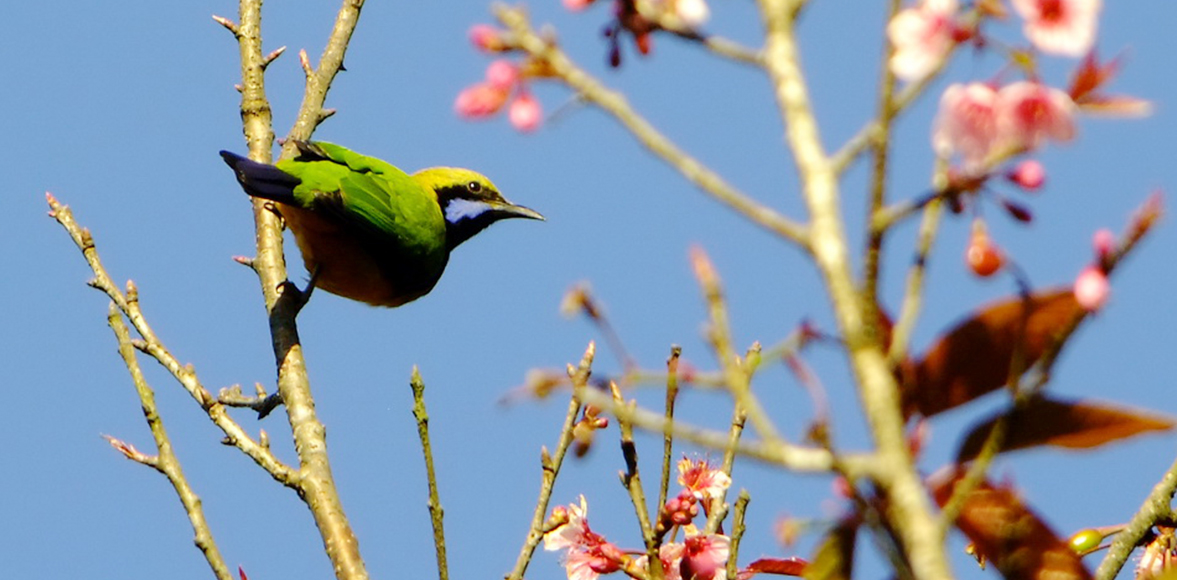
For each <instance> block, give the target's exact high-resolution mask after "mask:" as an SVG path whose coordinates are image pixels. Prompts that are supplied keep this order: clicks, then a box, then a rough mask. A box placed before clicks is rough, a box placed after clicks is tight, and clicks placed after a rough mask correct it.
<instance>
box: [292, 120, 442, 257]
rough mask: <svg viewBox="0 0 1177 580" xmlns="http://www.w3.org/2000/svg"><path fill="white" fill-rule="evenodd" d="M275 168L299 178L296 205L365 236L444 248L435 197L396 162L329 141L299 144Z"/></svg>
mask: <svg viewBox="0 0 1177 580" xmlns="http://www.w3.org/2000/svg"><path fill="white" fill-rule="evenodd" d="M297 145H298V148H299V154H298V156H296V157H294V158H293V159H289V160H285V161H280V162H279V163H278V164H277V167H278V168H279V169H281V170H282V171H284V172H286V173H289V174H291V175H293V176H295V177H297V178H298V179H299V180H300V181H301V183H300V184H299V185H298V186H296V187H295V188H294V198H295V200H296V201H297V205H299V206H301V207H302V208H304V209H309V210H311V211H315V212H319V213H324V214H331V215H334V216H335V217H336V218H337V219H340V220H342V221H345V222H347V223H349V224H350V225H351V227H356V228H358V229H360V230H362V231H365V232H366V233H367V235H370V236H374V237H376V238H381V237H389V236H391V237H393V238H396V240H397V241H398V242H399V244H401V245H403V246H405V247H406V249H408V248H410V247H414V248H418V249H420V250H425V251H431V250H434V249H436V248H438V247H442V246H444V243H445V220H444V218H443V216H442V214H441V208H440V206H439V205H438V203H437V199H436V196H435V194H434V193H433V192H432V191H429V190H427V189H426V188H425V187H423V186H422V185H421V184H419V183H418V182H417V181H416V180H414V179H413V178H412V177H410V176H409V175H408V174H407V173H405V172H404V171H401V170H400V169H398V168H397V167H395V166H393V165H392V164H390V163H388V162H386V161H382V160H380V159H376V158H375V157H368V156H367V155H361V154H359V153H356V152H354V151H351V150H349V149H346V148H344V147H341V146H339V145H335V144H332V143H325V142H316V143H304V142H299V143H298V144H297Z"/></svg>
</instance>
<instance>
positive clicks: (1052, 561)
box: [929, 472, 1091, 580]
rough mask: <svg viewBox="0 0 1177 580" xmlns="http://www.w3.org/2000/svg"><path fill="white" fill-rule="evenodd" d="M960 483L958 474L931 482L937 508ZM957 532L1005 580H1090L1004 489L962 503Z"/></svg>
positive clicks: (981, 488) (981, 489) (990, 488)
mask: <svg viewBox="0 0 1177 580" xmlns="http://www.w3.org/2000/svg"><path fill="white" fill-rule="evenodd" d="M959 477H960V472H957V473H949V474H945V475H944V476H938V477H934V478H933V481H931V482H929V485H930V486H931V488H932V495H933V497H935V498H936V502H937V503H939V504H940V505H941V506H943V505H944V504H945V503H947V502H948V499H949V498H950V497H952V492H953V488H954V487H955V485H956V482H957V480H958V479H959ZM956 527H957V528H959V529H960V531H962V532H964V534H965V535H966V536H968V538H969V540H971V541H972V543H973V547H974V549H975V550H976V552H977V554H979V555H980V556H983V557H984V558H985V560H987V561H989V562H992V563H993V566H994V567H996V568H997V569H998V571H1000V572H1001V574H1002V576H1004V577H1005V578H1006V580H1046V579H1049V580H1085V579H1088V578H1091V574H1090V573H1089V572H1088V571H1087V569H1086V568H1084V567H1083V563H1082V562H1081V561H1080V560H1079V556H1078V555H1077V554H1075V552H1073V551H1072V550H1071V548H1070V547H1068V546H1067V543H1066V542H1065V541H1063V540H1060V539H1059V538H1058V536H1057V535H1055V533H1054V531H1052V530H1051V529H1050V527H1049V526H1047V525H1046V523H1045V522H1043V521H1042V520H1041V519H1040V518H1039V517H1038V516H1037V515H1036V514H1035V513H1034V512H1032V511H1030V509H1029V508H1027V507H1026V506H1025V504H1023V503H1022V501H1021V499H1019V498H1018V496H1017V494H1016V493H1014V491H1013V490H1012V489H1009V488H1008V487H996V486H994V485H992V484H990V483H989V482H983V483H981V484H980V485H978V486H977V488H976V489H974V490H973V491H972V492H971V493H969V495H968V497H967V498H966V499H965V501H964V504H963V506H962V507H961V510H960V515H959V516H958V517H957V519H956Z"/></svg>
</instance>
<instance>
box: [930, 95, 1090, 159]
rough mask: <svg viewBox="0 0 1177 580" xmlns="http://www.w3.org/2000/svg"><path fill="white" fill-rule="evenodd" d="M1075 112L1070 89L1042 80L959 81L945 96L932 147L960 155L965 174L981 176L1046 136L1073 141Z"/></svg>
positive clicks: (1062, 140)
mask: <svg viewBox="0 0 1177 580" xmlns="http://www.w3.org/2000/svg"><path fill="white" fill-rule="evenodd" d="M1075 112H1076V107H1075V103H1074V102H1073V101H1071V97H1070V96H1069V95H1067V93H1065V92H1063V91H1060V90H1058V89H1056V88H1053V87H1048V86H1046V85H1043V84H1041V83H1038V82H1033V81H1018V82H1015V83H1011V84H1008V85H1005V86H1004V87H1001V88H1000V89H998V88H995V87H993V86H992V85H990V84H987V83H969V84H967V85H964V84H959V83H958V84H954V85H952V86H949V87H948V88H947V89H946V90H945V91H944V95H943V96H942V97H941V98H940V112H939V114H938V115H937V117H936V123H935V126H934V128H933V130H932V145H933V147H935V149H936V151H937V152H938V153H939V154H940V155H943V156H946V157H947V156H950V155H952V154H953V153H957V154H959V155H960V156H961V158H962V160H963V161H964V170H965V172H966V173H971V174H977V173H981V172H984V171H985V170H987V169H989V168H990V167H992V166H993V165H994V164H995V163H997V162H1000V161H1002V160H1004V159H1006V158H1008V157H1010V156H1012V155H1016V154H1019V153H1024V152H1028V151H1033V150H1034V149H1037V148H1038V147H1040V146H1041V145H1042V143H1043V142H1045V141H1046V140H1047V139H1051V140H1054V141H1059V142H1066V141H1070V140H1071V139H1073V138H1074V136H1075Z"/></svg>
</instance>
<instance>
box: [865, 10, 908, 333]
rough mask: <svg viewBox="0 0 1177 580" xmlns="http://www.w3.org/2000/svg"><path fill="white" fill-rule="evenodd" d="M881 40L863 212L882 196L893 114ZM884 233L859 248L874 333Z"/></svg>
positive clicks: (872, 231)
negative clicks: (880, 75) (862, 249)
mask: <svg viewBox="0 0 1177 580" xmlns="http://www.w3.org/2000/svg"><path fill="white" fill-rule="evenodd" d="M898 11H899V0H891V3H890V5H889V6H888V8H887V21H888V22H889V21H890V20H891V19H892V18H894V17H895V14H896V13H897V12H898ZM884 44H885V45H886V47H885V48H884V50H883V51H882V52H883V62H882V66H881V67H880V68H881V69H882V71H883V78H882V80H881V81H880V83H879V85H880V86H879V112H878V116H877V117H876V118H877V123H878V129H877V130H876V131H873V132H872V136H873V137H874V140H873V141H874V142H873V146H874V147H873V149H874V163H873V164H872V167H871V180H870V202H869V203H868V206H867V213H866V215H875V213H876V212H878V211H879V210H880V209H881V208H882V207H883V204H884V203H885V200H886V193H887V167H888V165H887V162H888V153H889V149H888V148H889V147H890V145H891V121H892V120H893V119H894V118H895V74H894V73H892V72H891V67H889V66H887V62H888V61H889V60H890V59H891V55H892V54H894V52H895V47H894V46H892V45H891V43H890V42H889V41H886V40H885V41H884ZM886 233H887V230H885V229H877V228H868V231H867V242H866V250H865V252H863V256H864V262H863V267H862V270H863V274H862V283H863V286H864V288H863V299H862V300H863V307H864V309H865V310H866V320H867V328H868V329H871V330H872V332H873V333H874V334H876V335H878V334H879V322H878V321H879V313H878V308H879V297H878V292H879V261H880V258H881V254H882V248H883V236H884V235H886Z"/></svg>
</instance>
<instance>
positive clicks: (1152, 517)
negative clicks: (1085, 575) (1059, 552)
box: [1095, 461, 1177, 580]
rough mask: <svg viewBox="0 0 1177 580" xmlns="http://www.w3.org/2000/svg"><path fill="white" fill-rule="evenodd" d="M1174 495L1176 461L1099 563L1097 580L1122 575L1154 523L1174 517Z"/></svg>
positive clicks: (1110, 579) (1106, 579) (1175, 488)
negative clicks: (1134, 551) (1138, 545)
mask: <svg viewBox="0 0 1177 580" xmlns="http://www.w3.org/2000/svg"><path fill="white" fill-rule="evenodd" d="M1175 492H1177V461H1174V462H1173V464H1172V465H1170V466H1169V469H1168V470H1167V471H1165V475H1164V476H1162V477H1161V480H1160V481H1158V482H1157V484H1156V485H1154V486H1153V488H1152V491H1151V492H1149V494H1148V497H1146V498H1145V499H1144V503H1142V504H1141V505H1140V509H1139V510H1137V511H1136V513H1135V514H1134V515H1133V516H1132V519H1131V520H1129V521H1128V524H1127V525H1126V526H1124V529H1123V530H1121V531H1120V533H1118V534H1116V537H1115V539H1114V540H1112V545H1111V547H1110V548H1108V553H1107V554H1106V555H1105V556H1104V557H1103V561H1101V562H1100V563H1099V568H1097V569H1096V570H1095V580H1112V579H1113V578H1115V577H1116V575H1117V574H1119V573H1120V569H1121V568H1123V567H1124V563H1125V562H1127V561H1128V557H1129V556H1131V555H1132V550H1134V549H1136V545H1137V544H1139V543H1140V540H1141V539H1143V538H1144V536H1145V534H1147V533H1148V532H1149V530H1151V529H1152V527H1153V524H1155V523H1157V522H1159V521H1164V520H1165V519H1166V518H1170V517H1171V516H1172V513H1173V508H1172V504H1173V494H1174V493H1175Z"/></svg>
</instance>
